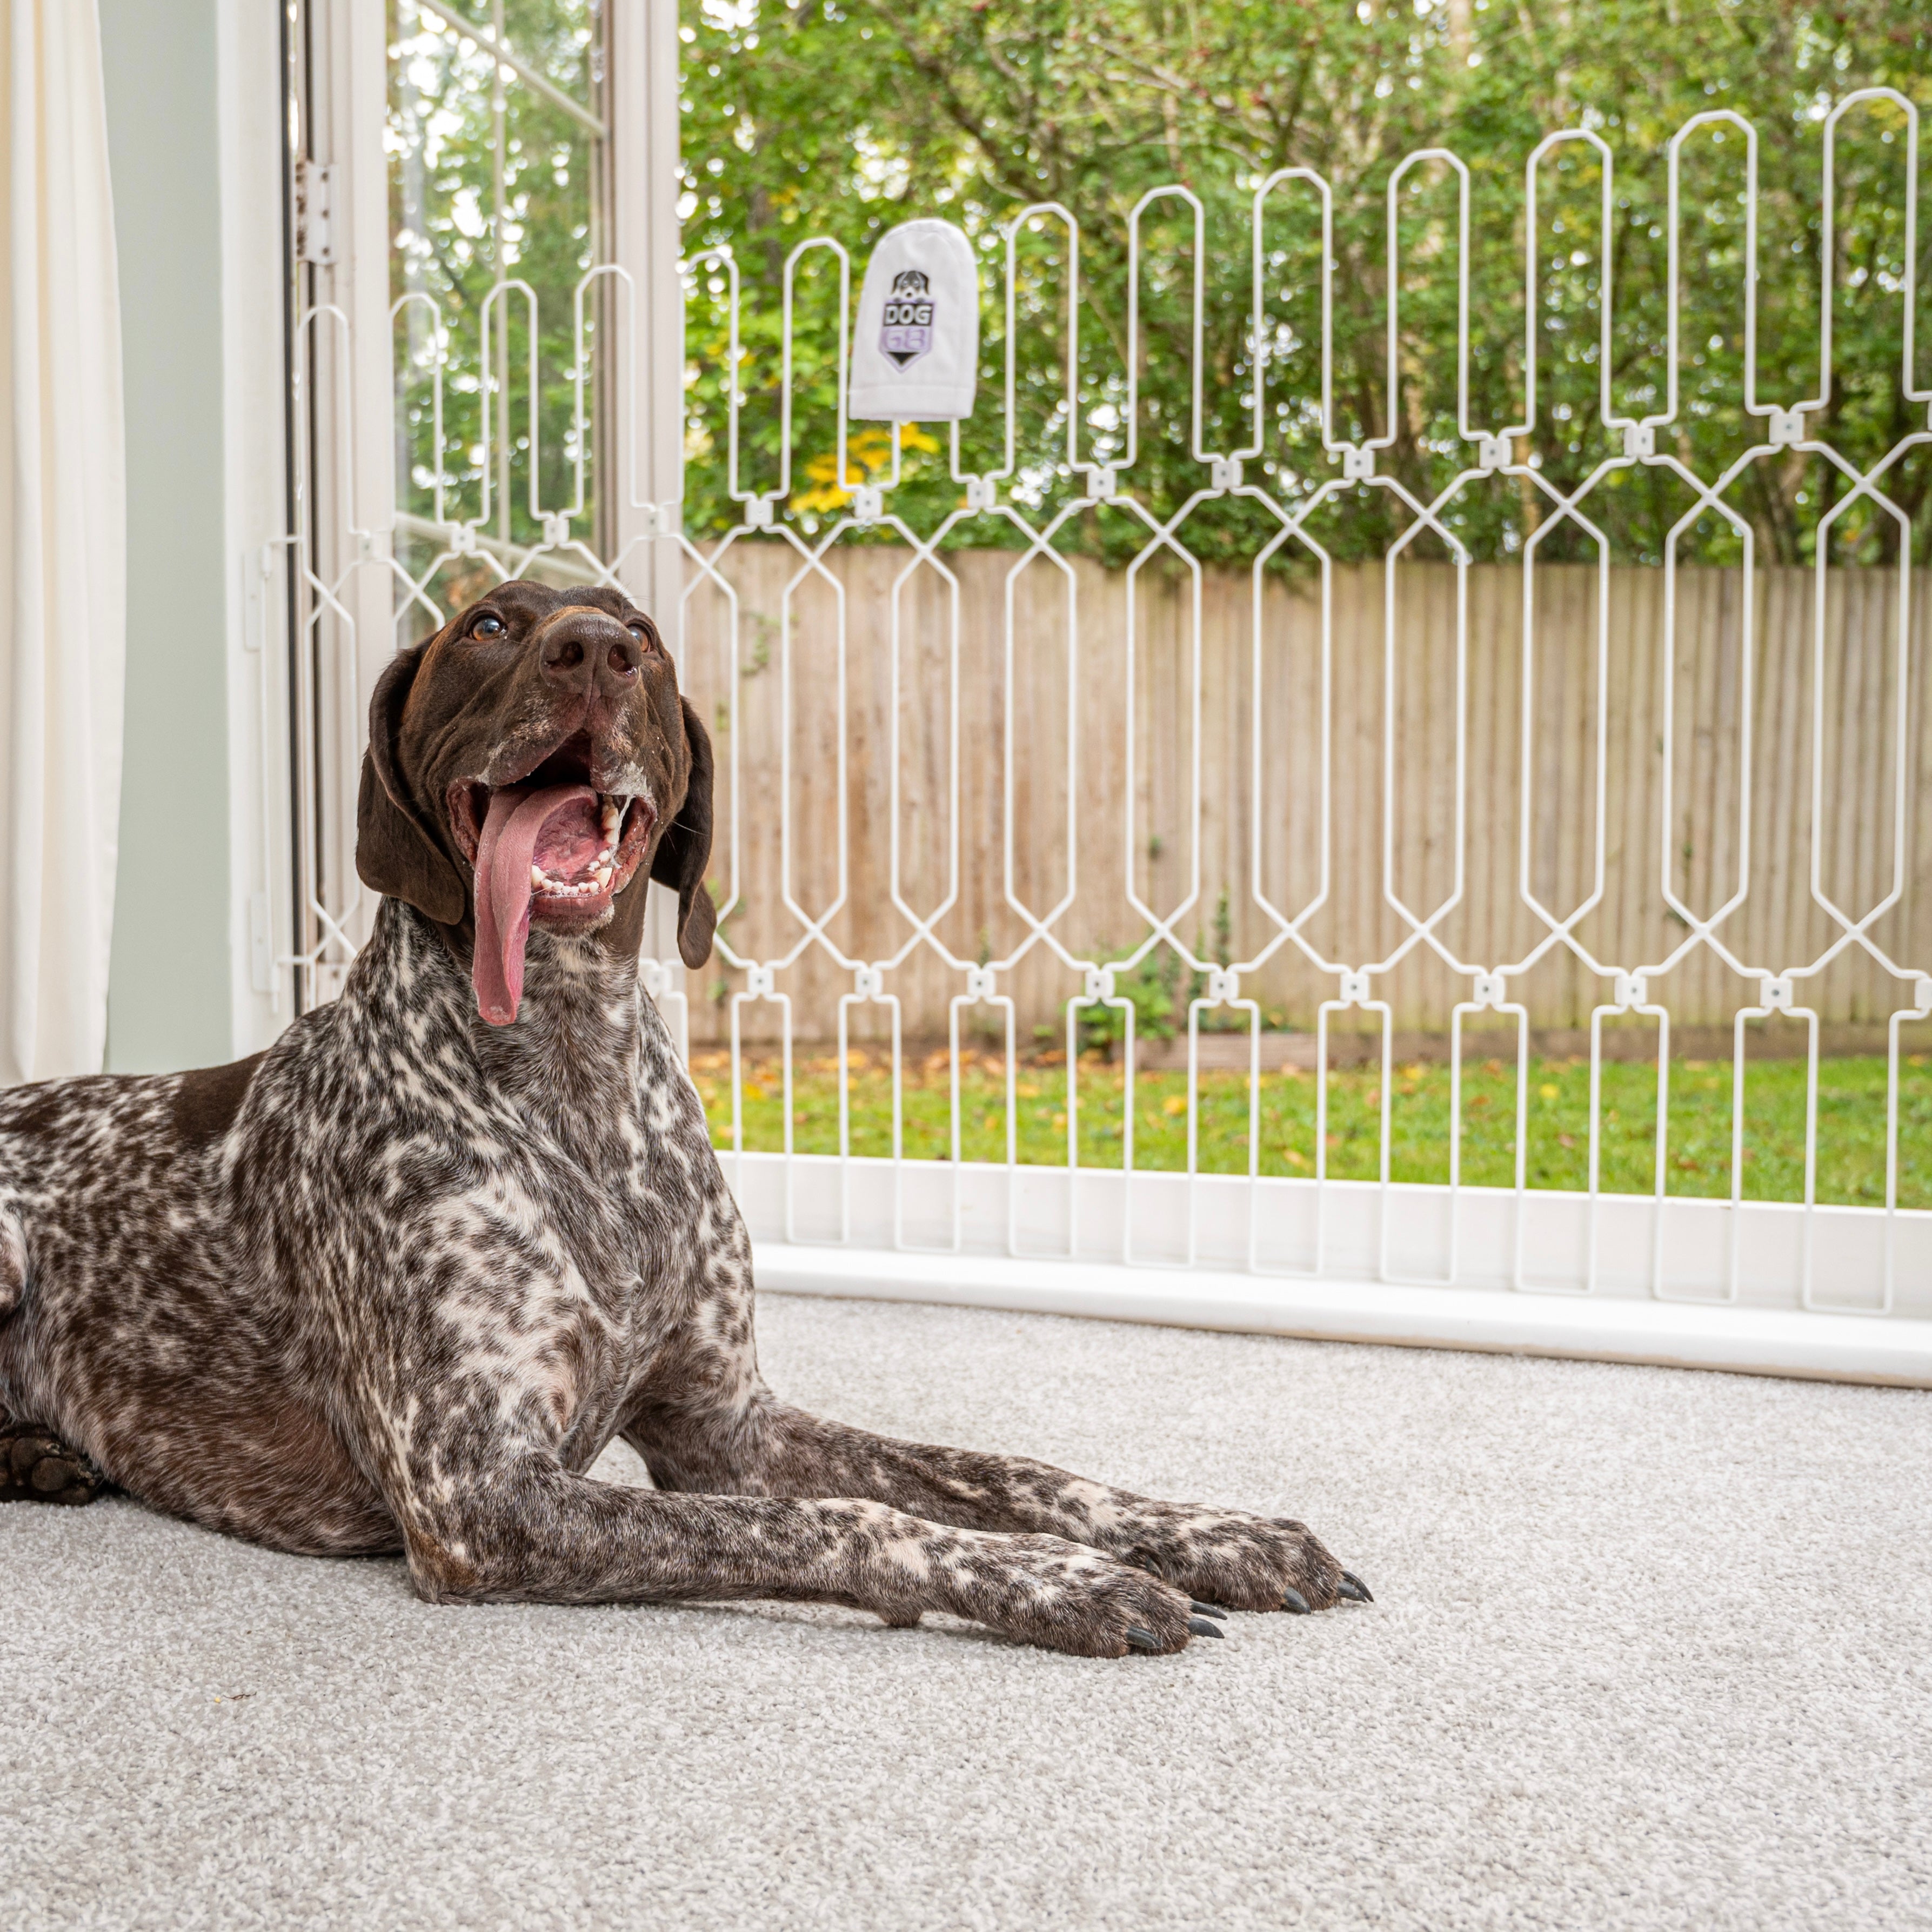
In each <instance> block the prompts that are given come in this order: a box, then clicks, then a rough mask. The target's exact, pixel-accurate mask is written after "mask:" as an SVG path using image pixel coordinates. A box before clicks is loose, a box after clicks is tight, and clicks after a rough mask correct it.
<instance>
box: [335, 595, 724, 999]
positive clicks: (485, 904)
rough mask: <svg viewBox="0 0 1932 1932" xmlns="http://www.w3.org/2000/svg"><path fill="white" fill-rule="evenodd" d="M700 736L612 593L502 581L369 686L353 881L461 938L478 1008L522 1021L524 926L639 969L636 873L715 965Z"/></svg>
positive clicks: (655, 652) (666, 667)
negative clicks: (589, 944) (632, 958)
mask: <svg viewBox="0 0 1932 1932" xmlns="http://www.w3.org/2000/svg"><path fill="white" fill-rule="evenodd" d="M710 856H711V741H710V740H709V738H707V737H706V735H705V731H704V727H703V725H702V724H700V723H699V722H698V720H697V713H696V712H694V711H693V710H692V709H691V706H689V705H688V704H687V703H685V702H684V700H682V698H680V697H679V695H678V690H677V674H676V670H674V669H673V666H672V664H671V661H670V655H669V654H668V653H667V652H666V651H665V649H664V646H663V644H662V643H661V641H660V640H659V638H658V633H657V627H656V626H655V625H654V624H653V623H652V622H651V620H650V619H649V618H648V617H646V616H645V615H644V613H643V612H642V611H641V610H637V608H635V607H634V606H633V605H632V604H630V603H629V602H628V601H626V600H625V598H624V596H623V595H622V592H619V591H616V590H609V589H593V590H567V591H559V590H553V589H550V588H548V587H547V586H545V585H544V584H541V583H502V584H499V585H498V586H496V589H494V590H493V591H491V592H490V594H489V595H487V597H484V598H481V599H480V600H479V601H477V602H476V603H475V604H472V605H471V606H470V607H469V609H468V610H465V611H464V612H463V613H462V615H461V616H459V617H458V618H457V619H455V621H454V622H452V623H449V624H447V625H445V626H444V627H443V629H442V630H440V631H438V632H437V634H436V635H435V636H434V637H431V638H429V639H428V640H427V641H426V642H425V643H420V644H418V645H416V646H413V648H411V649H408V650H406V651H403V652H400V653H399V654H398V655H397V657H396V658H395V660H394V661H393V662H392V664H390V665H389V668H388V669H387V670H385V671H384V672H383V675H382V676H381V677H380V678H379V679H377V684H376V691H375V695H374V697H373V698H372V699H371V701H370V706H369V749H368V753H367V754H366V755H365V757H364V759H363V760H362V795H361V797H360V799H359V801H358V803H357V806H356V871H357V872H358V873H359V874H360V875H361V877H362V881H363V883H365V885H368V886H371V887H373V888H374V889H375V890H376V891H377V892H381V893H383V894H384V895H386V896H388V897H389V898H399V899H406V900H407V901H408V902H409V903H410V904H411V905H413V906H414V907H416V908H417V910H419V911H421V912H423V913H427V914H428V916H429V917H430V918H431V919H434V920H435V921H436V922H437V924H438V925H440V926H443V927H444V928H445V929H446V930H447V932H449V935H450V938H451V944H452V946H453V947H455V950H457V951H458V953H459V954H460V953H461V951H462V950H463V947H464V944H465V943H467V944H468V947H469V953H470V959H471V977H472V979H473V980H474V982H475V988H476V1004H477V1009H478V1011H479V1012H480V1013H481V1014H482V1016H483V1017H484V1019H486V1020H487V1021H489V1022H490V1023H491V1025H496V1026H507V1025H508V1024H509V1023H510V1022H511V1021H512V1020H513V1019H515V1018H516V1016H517V1003H518V1001H520V999H521V998H522V996H523V949H524V946H525V944H526V941H527V940H528V938H529V930H530V928H531V926H532V925H535V926H541V927H544V928H545V929H548V930H550V931H551V932H558V933H581V934H590V935H595V938H596V940H597V941H598V943H599V944H602V945H605V946H607V947H610V948H611V949H612V950H613V951H618V952H621V953H625V954H626V955H634V954H635V953H636V952H637V947H638V944H639V941H640V939H641V938H642V936H643V919H644V897H645V894H646V891H647V889H648V887H647V886H646V879H647V878H649V879H655V880H658V881H659V882H660V883H662V884H664V885H667V886H671V887H672V888H673V889H675V891H676V893H677V944H678V950H679V953H681V954H682V956H683V957H684V960H685V964H686V965H690V966H701V965H703V963H704V962H705V961H706V959H709V957H710V953H711V938H712V928H713V926H714V924H715V921H714V919H713V916H712V904H711V898H710V895H709V893H707V892H706V891H705V889H704V868H705V865H706V862H707V861H708V860H709V857H710Z"/></svg>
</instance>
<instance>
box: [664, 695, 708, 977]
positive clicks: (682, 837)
mask: <svg viewBox="0 0 1932 1932" xmlns="http://www.w3.org/2000/svg"><path fill="white" fill-rule="evenodd" d="M678 703H679V706H680V707H681V708H682V710H683V712H684V736H685V742H686V743H687V744H688V745H690V747H691V782H690V784H688V786H687V787H685V793H684V805H683V807H682V809H681V810H680V811H679V813H678V814H677V816H676V818H674V819H673V820H672V821H671V822H670V824H668V825H667V826H665V827H664V836H663V837H662V838H660V839H659V840H658V849H657V853H656V856H655V857H654V858H652V860H651V877H652V878H653V879H655V880H656V881H657V882H658V884H659V885H661V886H673V887H674V888H675V889H676V892H677V950H678V953H679V957H680V958H682V960H683V961H684V963H685V965H687V966H690V967H694V968H695V967H699V966H702V965H703V964H704V962H705V961H706V960H707V959H709V958H710V957H711V940H712V935H713V934H714V933H715V932H716V931H717V929H718V909H717V907H715V906H714V905H713V904H712V903H711V895H710V894H709V892H706V890H705V889H704V868H705V867H706V865H709V864H710V862H711V739H710V736H709V733H707V732H706V730H705V728H704V727H703V724H701V723H700V721H699V720H698V716H697V712H695V711H694V710H692V709H691V703H690V700H688V698H683V697H680V698H679V700H678Z"/></svg>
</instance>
